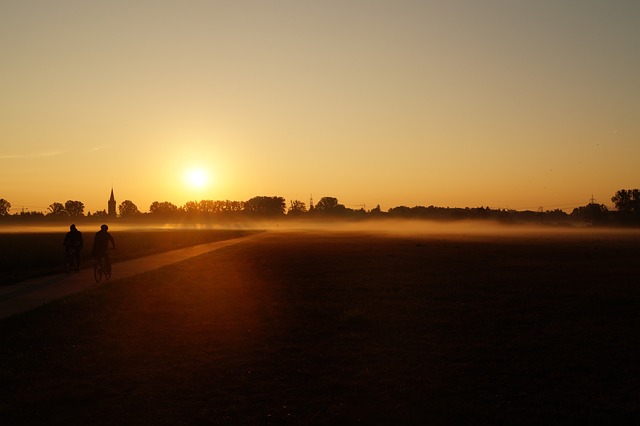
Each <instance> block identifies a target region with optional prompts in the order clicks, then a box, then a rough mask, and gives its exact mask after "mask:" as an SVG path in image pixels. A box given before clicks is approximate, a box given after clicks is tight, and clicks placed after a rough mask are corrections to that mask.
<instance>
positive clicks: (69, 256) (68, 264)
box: [64, 249, 78, 274]
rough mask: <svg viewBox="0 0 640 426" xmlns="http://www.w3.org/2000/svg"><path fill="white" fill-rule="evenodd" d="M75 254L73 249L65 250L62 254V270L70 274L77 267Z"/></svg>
mask: <svg viewBox="0 0 640 426" xmlns="http://www.w3.org/2000/svg"><path fill="white" fill-rule="evenodd" d="M77 266H78V265H77V264H76V254H75V252H74V250H73V249H72V250H67V252H66V253H65V255H64V272H66V273H67V274H70V273H72V272H74V271H75V270H76V269H77Z"/></svg>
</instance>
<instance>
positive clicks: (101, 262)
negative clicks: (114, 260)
mask: <svg viewBox="0 0 640 426" xmlns="http://www.w3.org/2000/svg"><path fill="white" fill-rule="evenodd" d="M103 276H104V278H105V280H107V281H109V279H110V278H111V260H110V259H109V256H108V254H107V253H104V254H101V255H98V256H96V257H94V259H93V277H94V278H95V280H96V282H97V283H99V282H100V280H102V277H103Z"/></svg>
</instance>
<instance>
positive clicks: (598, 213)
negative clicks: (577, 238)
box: [571, 203, 609, 225]
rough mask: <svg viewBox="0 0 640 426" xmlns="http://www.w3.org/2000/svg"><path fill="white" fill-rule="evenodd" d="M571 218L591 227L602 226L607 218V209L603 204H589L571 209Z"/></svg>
mask: <svg viewBox="0 0 640 426" xmlns="http://www.w3.org/2000/svg"><path fill="white" fill-rule="evenodd" d="M571 217H572V218H574V219H578V220H581V221H583V222H587V223H590V224H592V225H603V224H605V223H606V222H607V219H608V217H609V209H608V208H607V206H605V205H604V204H596V203H589V204H587V205H586V206H582V207H577V208H575V209H573V211H572V212H571Z"/></svg>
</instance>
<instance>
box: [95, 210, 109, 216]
mask: <svg viewBox="0 0 640 426" xmlns="http://www.w3.org/2000/svg"><path fill="white" fill-rule="evenodd" d="M107 216H109V213H107V211H106V210H105V209H103V210H97V211H96V212H95V213H93V217H107Z"/></svg>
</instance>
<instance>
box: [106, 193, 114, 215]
mask: <svg viewBox="0 0 640 426" xmlns="http://www.w3.org/2000/svg"><path fill="white" fill-rule="evenodd" d="M108 206H109V210H107V214H108V215H109V216H111V217H116V199H115V197H114V196H113V187H111V197H110V198H109V202H108Z"/></svg>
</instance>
